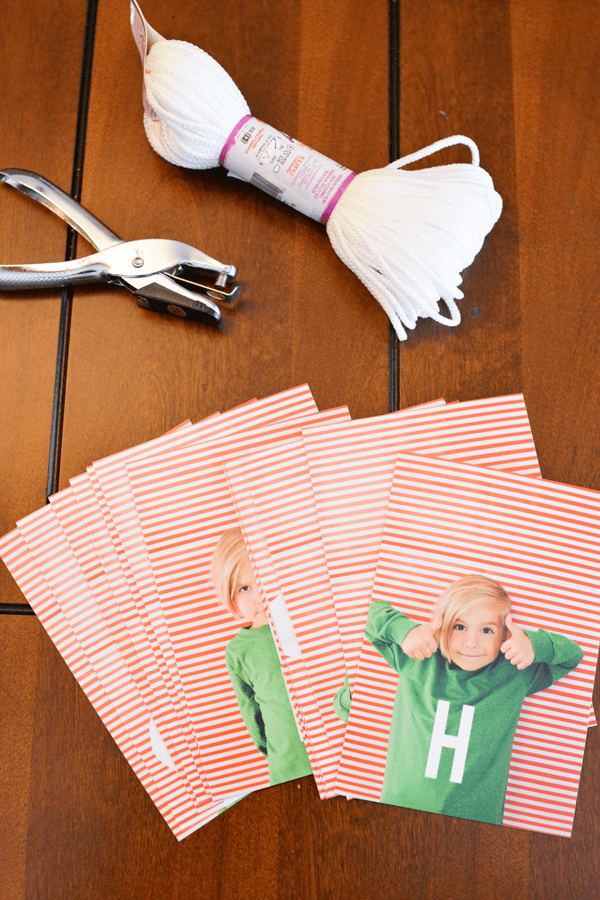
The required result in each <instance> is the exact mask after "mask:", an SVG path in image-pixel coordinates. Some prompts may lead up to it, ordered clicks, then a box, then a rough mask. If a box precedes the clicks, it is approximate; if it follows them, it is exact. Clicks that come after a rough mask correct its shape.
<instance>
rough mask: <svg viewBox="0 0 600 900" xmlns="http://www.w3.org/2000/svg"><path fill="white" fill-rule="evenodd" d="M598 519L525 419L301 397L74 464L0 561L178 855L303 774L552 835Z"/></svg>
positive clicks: (495, 404)
mask: <svg viewBox="0 0 600 900" xmlns="http://www.w3.org/2000/svg"><path fill="white" fill-rule="evenodd" d="M599 515H600V495H598V494H596V493H594V492H593V491H589V490H585V489H581V488H573V487H569V486H566V485H557V484H553V483H550V482H546V481H543V480H542V478H541V473H540V470H539V466H538V462H537V456H536V453H535V447H534V443H533V438H532V435H531V430H530V427H529V422H528V418H527V413H526V410H525V405H524V402H523V398H522V396H521V395H515V396H510V397H499V398H492V399H487V400H478V401H473V402H468V403H451V404H446V403H444V401H442V400H440V401H436V402H433V403H428V404H424V405H422V406H419V407H416V408H414V409H409V410H402V411H400V412H397V413H391V414H389V415H386V416H380V417H374V418H370V419H362V420H352V419H351V418H350V414H349V412H348V410H347V409H346V408H340V409H335V410H328V411H324V412H320V411H319V410H318V409H317V406H316V404H315V402H314V400H313V397H312V395H311V393H310V390H309V389H308V387H306V386H301V387H299V388H295V389H293V390H290V391H285V392H283V393H281V394H277V395H275V396H273V397H268V398H265V399H263V400H260V401H256V400H254V401H250V402H248V403H246V404H244V405H243V406H241V407H238V408H236V409H234V410H230V411H228V412H226V413H223V414H219V413H216V414H215V415H213V416H211V417H209V418H207V419H205V420H203V421H202V422H199V423H197V424H192V423H191V422H189V421H188V422H185V423H183V424H182V425H180V426H179V427H178V428H176V429H174V430H173V431H171V432H169V433H168V434H165V435H163V436H161V437H159V438H157V439H154V440H151V441H149V442H148V443H146V444H143V445H141V446H139V447H135V448H131V449H128V450H124V451H122V452H120V453H117V454H115V455H114V456H111V457H108V458H106V459H103V460H100V461H97V462H95V463H94V464H93V465H91V466H89V467H88V469H87V470H86V472H85V473H83V474H82V475H80V476H77V477H75V478H73V479H71V481H70V486H69V487H68V488H66V489H65V490H63V491H60V492H59V493H57V494H55V495H54V496H52V497H50V502H49V504H48V505H47V506H45V507H44V508H43V509H41V510H38V511H37V512H35V513H33V514H31V515H29V516H27V517H26V518H24V519H22V520H21V521H19V522H18V523H17V527H16V529H15V530H14V531H13V532H11V533H10V534H8V535H6V536H5V537H4V538H3V539H1V540H0V555H1V556H2V558H3V559H4V561H5V563H6V564H7V566H8V568H9V569H10V571H11V572H12V574H13V576H14V577H15V579H16V581H17V583H18V584H19V586H20V588H21V590H22V591H23V593H24V595H25V597H26V599H27V600H28V601H29V603H30V604H31V605H32V606H33V608H34V610H35V611H36V613H37V615H38V617H39V619H40V621H41V623H42V625H43V626H44V628H45V629H46V630H47V632H48V634H49V635H50V637H51V639H52V640H53V641H54V643H55V644H56V646H57V648H58V649H59V651H60V653H61V654H62V656H63V658H64V659H65V661H66V663H67V665H68V666H69V667H70V669H71V671H72V672H73V674H74V675H75V677H76V678H77V680H78V682H79V684H80V685H81V687H82V688H83V690H84V691H85V693H86V694H87V696H88V697H89V699H90V701H91V702H92V704H93V705H94V707H95V709H96V710H97V712H98V714H99V715H100V716H101V718H102V720H103V722H104V723H105V725H106V727H107V728H108V729H109V731H110V733H111V734H112V736H113V738H114V739H115V741H116V743H117V744H118V746H119V747H120V749H121V751H122V752H123V754H124V755H125V757H126V758H127V760H128V761H129V763H130V765H131V766H132V768H133V769H134V771H135V772H136V774H137V776H138V778H139V779H140V781H141V782H142V784H143V785H144V787H145V789H146V790H147V791H148V793H149V795H150V796H151V798H152V800H153V801H154V803H155V804H156V806H157V808H158V809H159V811H160V812H161V814H162V815H163V817H164V819H165V820H166V822H167V823H168V825H169V827H170V828H171V829H172V831H173V833H174V834H175V836H176V837H177V838H178V839H182V838H184V837H185V836H186V835H188V834H190V833H192V832H193V831H195V830H196V829H198V828H199V827H201V826H202V825H204V824H206V823H208V822H209V821H211V820H212V819H213V818H214V817H215V816H217V815H219V814H220V813H222V812H223V811H224V810H225V809H227V808H228V807H229V806H230V805H231V804H232V803H234V802H236V801H238V800H240V799H241V798H242V797H243V796H245V795H246V794H248V793H249V792H251V791H255V790H259V789H263V788H266V787H268V786H269V785H274V784H277V783H281V782H283V781H287V780H291V779H295V778H299V777H303V776H306V775H310V774H312V775H313V776H314V779H315V783H316V785H317V788H318V790H319V794H320V796H321V797H322V798H324V799H326V798H329V797H333V796H336V795H340V794H341V795H345V796H347V797H350V798H352V797H362V798H364V799H367V800H373V801H378V802H382V803H393V804H395V805H400V806H405V807H410V808H416V809H422V810H426V811H429V812H438V813H443V814H446V815H453V816H462V817H463V818H469V819H474V820H478V821H485V822H496V823H498V824H505V825H511V826H516V827H522V828H529V829H532V830H540V831H547V832H549V833H553V834H559V835H568V834H569V833H570V830H571V826H572V820H573V814H574V808H575V802H576V797H577V788H578V782H579V775H580V770H581V763H582V757H583V749H584V744H585V736H586V733H587V728H588V725H590V724H595V718H594V716H593V711H592V707H591V697H592V688H593V682H594V674H595V668H596V662H597V651H598V643H599V641H600V625H598V624H596V623H598V622H599V620H600V617H599V615H598V612H599V608H598V607H599V603H600V601H598V600H597V599H596V598H595V590H594V589H595V585H597V583H598V574H599V573H598V568H599V566H600V563H598V562H597V560H598V544H599V542H600V538H599V537H598V519H599ZM465 576H468V577H471V578H474V579H475V586H474V587H473V586H472V585H471V587H468V589H467V588H465V591H466V597H467V599H466V600H465V599H464V598H463V600H460V602H459V600H456V599H454V600H453V601H452V602H453V603H454V606H452V605H449V606H448V605H446V606H444V603H445V602H446V600H444V599H442V600H440V599H439V597H440V596H441V597H442V598H445V597H447V594H448V589H450V593H451V594H452V596H453V597H454V594H453V593H452V592H453V591H454V592H456V591H457V590H458V588H456V587H452V586H453V585H455V586H456V584H458V587H459V588H461V590H462V587H463V586H464V579H465ZM469 591H470V593H469ZM494 592H495V593H494ZM463 593H464V591H463ZM459 594H460V591H459ZM460 596H462V594H461V595H460ZM511 657H512V661H511Z"/></svg>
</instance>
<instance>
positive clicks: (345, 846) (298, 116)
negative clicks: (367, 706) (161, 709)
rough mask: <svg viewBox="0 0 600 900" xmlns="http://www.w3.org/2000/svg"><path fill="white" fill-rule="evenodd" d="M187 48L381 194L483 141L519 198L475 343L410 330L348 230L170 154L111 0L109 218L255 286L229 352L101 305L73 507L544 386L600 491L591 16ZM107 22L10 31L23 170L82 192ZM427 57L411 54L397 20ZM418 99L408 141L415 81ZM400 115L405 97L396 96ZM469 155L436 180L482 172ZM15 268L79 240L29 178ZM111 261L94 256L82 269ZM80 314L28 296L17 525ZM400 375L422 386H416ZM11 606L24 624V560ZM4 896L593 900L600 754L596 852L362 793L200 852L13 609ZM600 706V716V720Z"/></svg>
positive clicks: (283, 31)
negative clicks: (224, 458)
mask: <svg viewBox="0 0 600 900" xmlns="http://www.w3.org/2000/svg"><path fill="white" fill-rule="evenodd" d="M142 7H143V10H144V13H145V15H146V17H147V19H148V21H149V22H150V23H151V24H152V26H153V27H154V28H155V29H156V30H157V31H159V32H160V33H161V34H162V35H163V36H164V37H167V38H178V39H182V40H187V41H190V42H192V43H195V44H197V45H198V46H200V47H202V48H203V49H204V50H206V51H207V52H208V53H210V55H211V56H213V57H214V58H215V59H217V60H218V61H219V62H220V63H221V64H222V65H223V66H224V68H225V69H226V70H227V71H228V72H229V74H230V75H231V76H232V78H233V80H234V81H235V82H236V84H237V85H238V86H239V87H240V89H241V90H242V92H243V94H244V96H245V97H246V99H247V101H248V104H249V106H250V109H251V110H252V112H253V113H254V114H255V115H257V116H259V117H260V118H262V119H263V120H265V121H266V122H269V123H271V124H273V125H275V126H277V127H278V128H280V129H281V130H283V131H285V132H287V133H289V134H292V135H293V136H295V137H297V138H299V139H300V140H302V141H304V142H306V143H307V144H309V145H311V146H313V147H315V148H316V149H318V150H320V151H321V152H323V153H325V154H327V155H328V156H330V157H332V158H333V159H336V160H337V161H338V162H340V163H343V164H344V165H347V166H349V167H351V168H353V169H354V170H355V171H363V170H365V169H371V168H377V167H379V166H382V165H385V164H386V163H387V162H388V160H389V149H388V148H389V133H390V128H391V127H393V121H394V119H397V121H398V122H399V125H400V151H401V153H402V154H407V153H410V152H412V151H414V150H417V149H420V148H421V147H423V146H425V145H426V144H429V143H431V142H433V141H435V140H437V139H438V138H440V137H444V136H447V135H451V134H455V133H462V134H466V135H468V136H470V137H472V138H473V139H474V140H475V141H476V142H477V144H478V145H479V148H480V151H481V162H482V165H483V166H484V168H486V169H487V170H488V171H489V172H490V174H491V175H492V176H493V178H494V183H495V185H496V187H497V189H498V190H499V192H500V193H501V195H502V197H503V200H504V210H503V214H502V217H501V219H500V221H499V222H498V224H497V225H496V227H495V228H494V230H493V231H492V233H491V234H490V236H489V237H488V239H487V240H486V242H485V244H484V247H483V250H482V251H481V253H480V254H479V256H478V257H477V258H476V260H475V262H474V263H473V265H472V266H471V267H470V268H469V269H468V270H466V271H465V273H464V280H463V290H464V294H465V298H464V300H463V301H461V310H462V315H463V320H462V323H461V324H460V325H459V326H458V327H457V328H454V329H448V328H445V327H444V326H442V325H438V324H436V323H434V322H432V321H430V320H426V321H420V322H419V323H418V325H417V328H416V329H415V331H414V332H410V334H409V339H408V340H407V341H406V342H404V343H402V344H401V345H399V346H397V347H396V348H395V349H394V352H393V353H392V355H391V356H390V330H389V325H388V321H387V318H386V316H385V314H384V313H383V311H382V310H381V309H380V308H379V306H378V304H377V303H376V301H375V300H373V298H372V297H371V296H370V295H369V294H368V293H367V292H366V290H365V289H364V288H363V287H362V285H361V284H360V282H358V281H357V279H356V278H355V276H354V275H353V274H352V273H351V272H350V271H349V270H348V269H347V268H346V267H345V266H344V265H343V264H342V263H341V262H340V261H339V260H338V259H337V257H336V256H335V254H334V253H333V250H332V249H331V247H330V245H329V242H328V239H327V236H326V234H325V231H324V230H323V228H322V226H320V225H318V224H317V223H315V222H312V221H310V220H308V219H305V218H302V217H301V216H299V215H298V214H296V213H294V212H293V211H292V210H290V209H288V208H286V207H284V206H282V205H280V204H278V203H277V202H276V201H275V200H271V199H270V198H268V197H266V196H265V195H258V194H257V193H256V192H255V191H254V189H252V188H251V187H250V186H247V185H243V184H241V183H240V182H235V183H233V184H232V179H228V178H227V177H226V175H225V172H224V171H222V170H210V171H205V172H195V171H191V170H187V169H183V168H178V167H175V166H172V165H171V164H169V163H167V162H165V161H164V160H163V159H161V158H160V157H159V156H158V155H157V154H156V153H155V152H154V151H153V150H152V148H151V147H150V145H149V144H148V142H147V140H146V137H145V134H144V129H143V122H142V106H141V66H140V60H139V56H138V54H137V50H136V48H135V45H134V43H133V40H132V38H131V34H130V29H129V5H128V2H127V0H99V3H98V16H97V23H96V30H95V45H94V56H93V65H92V82H91V96H90V102H89V116H88V123H87V130H86V135H85V152H84V157H83V158H84V164H83V181H82V184H83V190H82V202H83V203H84V205H86V206H87V207H88V208H89V209H90V210H91V211H92V212H93V213H94V214H95V215H97V216H98V217H99V218H100V219H101V220H102V221H104V222H105V223H106V224H107V225H108V226H109V227H110V228H111V229H112V230H114V231H115V232H116V233H117V234H118V235H119V236H120V237H122V238H123V239H134V238H136V237H139V238H141V237H166V238H174V239H177V240H180V241H184V242H187V243H190V244H192V245H194V246H197V247H199V248H200V249H202V250H204V251H205V252H207V253H209V254H210V255H212V256H215V257H217V258H218V259H220V260H222V261H224V262H231V263H233V264H235V265H236V266H238V268H239V273H240V276H239V277H240V281H241V282H242V283H243V286H244V287H243V300H242V302H241V303H240V305H239V307H238V308H237V309H236V310H232V311H228V312H227V313H226V314H225V324H224V328H223V331H222V333H219V332H217V331H215V330H213V329H211V328H210V327H208V326H203V325H195V324H193V323H188V322H182V321H180V320H178V319H176V318H174V317H173V318H171V317H165V316H162V315H157V314H155V313H151V312H148V311H146V310H143V309H140V308H139V307H138V306H137V305H136V303H135V300H134V299H133V297H132V296H131V295H130V294H129V293H127V292H126V291H122V290H118V289H110V290H109V289H106V288H102V287H99V286H98V287H89V288H87V287H86V288H79V289H77V290H76V292H75V296H74V300H73V314H72V323H71V334H70V342H69V361H68V375H67V383H66V395H65V407H64V435H63V441H62V457H61V465H60V484H61V486H65V485H66V484H68V479H69V478H71V477H73V476H74V475H77V474H79V473H80V472H82V471H83V470H84V469H85V467H86V465H88V464H89V463H91V462H92V461H93V460H95V459H98V458H101V457H104V456H107V455H109V454H112V453H114V452H116V451H118V450H120V449H122V448H125V447H131V446H133V445H136V444H138V443H140V442H142V441H145V440H148V439H150V438H152V437H155V436H157V435H159V434H161V433H162V432H164V431H166V430H167V429H169V428H171V427H173V426H175V425H176V424H178V423H179V422H181V421H183V420H184V419H186V418H190V419H192V420H193V421H196V420H198V419H200V418H202V417H203V416H205V415H208V414H210V413H212V412H214V411H216V410H217V409H220V410H226V409H228V408H231V407H233V406H235V405H236V404H239V403H242V402H244V401H245V400H248V399H250V398H251V397H263V396H266V395H268V394H271V393H274V392H276V391H280V390H283V389H285V388H288V387H291V386H293V385H296V384H301V383H304V382H307V383H308V384H309V385H310V387H311V388H312V390H313V393H314V396H315V399H316V401H317V404H318V405H319V407H320V408H326V407H333V406H338V405H342V404H348V406H349V407H350V411H351V413H352V415H353V416H354V417H359V416H371V415H378V414H381V413H384V412H386V411H387V410H388V408H389V405H390V396H391V397H392V398H394V397H397V398H398V402H399V405H400V406H402V407H406V406H411V405H414V404H417V403H421V402H423V401H426V400H431V399H435V398H437V397H444V398H445V399H446V400H447V401H452V400H469V399H474V398H477V397H486V396H493V395H497V394H506V393H512V392H515V391H523V392H524V394H525V399H526V402H527V407H528V411H529V414H530V417H531V422H532V427H533V432H534V437H535V439H536V446H537V450H538V454H539V458H540V462H541V466H542V472H543V475H544V477H546V478H549V479H553V480H557V481H564V482H568V483H573V484H577V485H582V486H585V487H589V488H593V489H595V490H600V466H599V463H598V458H599V457H598V449H597V447H598V440H599V438H600V422H599V413H598V411H599V401H600V388H599V383H598V370H599V367H600V350H599V337H600V335H599V330H600V328H599V324H598V321H599V320H598V293H599V284H600V272H599V268H600V262H599V259H598V253H597V238H598V233H599V227H600V226H599V212H598V211H599V209H600V188H599V187H598V179H597V165H598V159H599V155H600V154H599V150H600V147H599V142H600V137H599V134H600V131H599V129H600V108H599V100H598V82H599V74H600V73H599V68H600V62H599V59H600V22H599V21H598V16H597V8H596V4H595V3H593V2H588V0H572V2H571V3H570V4H564V3H560V2H558V0H513V2H509V0H420V2H419V3H416V2H412V0H402V2H399V0H390V2H389V3H388V0H371V2H368V3H364V2H359V0H337V2H333V0H319V2H317V0H279V2H278V3H265V2H253V3H251V2H249V0H203V2H202V3H199V2H195V0H179V2H178V3H177V4H166V3H164V2H159V0H144V3H143V4H142ZM86 11H87V5H86V2H85V0H64V2H62V3H61V4H55V3H51V2H50V0H37V2H32V0H29V2H28V0H25V2H22V3H19V4H17V3H16V2H14V0H8V2H5V3H4V4H3V5H2V7H1V8H0V97H1V102H0V150H1V155H0V162H1V166H2V167H18V168H25V169H32V170H34V171H37V172H39V173H40V174H43V175H45V176H46V177H47V178H50V179H51V180H52V181H54V182H56V183H57V184H59V185H60V186H61V187H62V188H63V189H65V190H66V191H69V190H70V186H71V179H72V173H73V164H74V159H75V154H76V140H77V135H76V125H77V110H78V103H79V91H80V74H81V65H82V52H83V46H84V31H85V21H86ZM390 18H391V19H392V21H397V22H398V34H397V35H396V38H397V46H398V48H399V51H398V55H397V57H396V58H394V59H393V60H392V63H393V64H392V66H391V67H390V60H389V58H388V46H389V34H388V30H389V28H388V23H389V21H390ZM396 65H397V66H399V73H400V82H399V88H400V90H399V102H398V105H397V107H394V108H393V109H392V115H391V120H390V115H389V109H388V98H389V90H390V71H392V73H393V71H394V68H395V66H396ZM393 96H395V95H394V94H393ZM467 159H468V151H467V150H466V149H465V148H462V149H460V148H456V149H453V150H448V151H444V153H443V154H439V157H433V158H432V159H431V161H430V162H429V163H427V164H437V163H443V162H448V161H454V160H461V161H465V160H467ZM0 215H1V221H2V228H1V229H0V254H1V255H0V262H35V261H38V262H42V261H51V260H59V259H63V258H64V254H65V239H66V230H65V227H64V224H63V223H62V222H60V221H59V220H58V219H57V218H56V217H53V216H51V215H50V214H49V213H48V212H47V211H45V210H43V209H42V208H41V207H40V206H39V205H38V204H34V203H32V202H31V201H30V200H28V199H27V198H24V197H22V196H21V195H19V194H17V193H16V192H15V191H12V190H11V189H10V188H7V187H6V186H4V185H2V184H0ZM86 248H87V245H86V244H85V242H84V241H81V242H80V253H83V252H84V251H85V250H86ZM59 311H60V294H59V292H53V291H47V292H43V293H42V292H40V293H32V292H30V293H27V294H25V293H23V294H4V295H2V296H0V360H1V364H2V378H1V380H0V402H1V414H2V419H1V422H2V425H1V428H2V441H1V444H0V453H1V455H2V456H1V465H0V492H1V493H0V531H1V533H2V534H4V533H6V532H7V531H9V530H10V529H12V528H13V527H14V523H15V521H16V520H17V519H19V518H21V517H23V516H25V515H27V514H28V513H30V512H32V511H33V510H35V509H37V508H38V507H40V506H42V505H43V504H44V502H45V487H46V480H47V470H48V453H49V445H50V427H51V418H52V398H53V391H54V372H55V362H56V345H57V334H58V319H59ZM390 366H391V367H392V368H391V371H392V375H393V376H394V377H397V379H398V381H397V384H395V385H394V388H395V389H394V390H393V391H390ZM0 591H1V596H0V600H1V601H2V602H4V603H7V602H13V603H18V602H22V601H23V597H22V595H21V594H20V592H19V590H18V588H17V587H16V585H15V584H14V582H13V580H12V578H11V577H10V575H9V574H8V572H7V571H6V569H5V568H4V567H3V566H1V567H0ZM0 684H1V687H0V749H1V753H0V799H1V803H2V816H1V818H0V841H1V845H2V847H3V853H2V854H1V855H0V896H1V897H2V898H3V900H56V898H65V900H105V898H106V900H107V898H111V900H113V898H114V900H129V898H131V900H133V898H135V900H151V898H152V900H183V898H186V900H194V898H202V900H217V898H219V900H259V898H260V900H271V898H272V900H334V898H336V900H337V898H338V897H339V898H344V900H368V898H378V900H379V898H384V900H388V898H389V900H392V898H411V900H412V898H421V897H422V898H432V897H442V898H444V900H446V898H448V900H453V898H457V900H458V898H464V897H465V896H469V897H472V898H475V900H504V898H510V900H575V898H576V900H593V898H595V897H598V896H600V871H599V862H598V860H599V859H600V834H599V826H598V821H599V820H598V808H599V801H600V788H599V786H598V785H599V783H600V753H599V747H598V740H599V739H598V734H597V730H596V729H593V730H591V731H590V734H589V736H588V745H587V750H586V755H585V760H584V765H583V772H582V783H581V791H580V798H579V802H578V807H577V813H576V816H575V827H574V832H573V836H572V838H570V839H563V838H556V837H550V836H547V835H540V834H534V833H529V832H526V831H519V830H516V829H509V828H500V827H497V826H492V825H486V824H482V823H475V822H468V821H461V820H458V819H452V818H448V817H442V816H434V815H429V814H425V813H420V812H417V811H413V810H405V809H400V808H394V807H386V806H381V807H380V806H378V805H377V804H369V803H367V802H362V801H347V800H345V799H342V798H335V799H333V800H329V801H326V802H324V801H321V800H320V799H319V798H318V795H317V791H316V789H315V786H314V784H313V782H312V780H311V779H303V780H301V781H297V782H292V783H288V784H283V785H279V786H277V787H272V788H269V789H268V790H267V791H262V792H259V793H257V794H255V795H252V796H249V797H247V798H245V799H244V800H243V801H242V802H240V803H238V804H237V805H236V806H234V807H232V808H231V809H230V810H228V811H227V813H225V814H223V815H221V816H220V817H219V818H218V819H216V820H215V821H213V822H212V823H210V824H209V825H207V826H205V827H204V828H203V829H201V830H200V831H199V832H198V833H196V834H193V835H191V836H190V837H189V838H186V839H185V840H184V841H182V842H181V843H178V842H177V841H176V840H175V839H174V838H173V836H172V835H171V832H170V831H169V829H168V828H167V826H166V825H165V823H164V821H163V820H162V818H161V816H160V814H159V813H158V812H157V810H156V808H155V807H154V805H153V803H152V802H151V801H150V799H149V797H148V796H147V794H146V793H145V791H144V789H143V788H142V786H141V785H140V783H139V782H138V780H137V778H136V777H135V775H134V774H133V772H132V771H131V769H130V768H129V766H128V764H127V763H126V761H125V760H124V758H123V756H122V755H121V753H120V751H119V750H118V748H117V747H116V745H115V744H114V742H113V741H112V739H111V738H110V736H109V734H108V732H107V731H106V729H105V728H104V726H103V725H102V723H101V721H100V720H99V718H98V716H97V715H96V713H95V712H94V710H93V709H92V707H91V705H90V704H89V702H88V701H87V699H86V698H85V696H84V694H83V692H82V691H81V689H80V688H79V686H78V685H77V683H76V682H75V679H74V678H73V676H72V675H71V674H70V672H69V670H68V669H67V667H66V665H65V664H64V662H63V661H62V659H61V658H60V656H59V654H58V652H57V651H56V650H55V648H54V646H53V645H52V643H51V642H50V640H49V638H48V637H47V636H46V634H45V632H44V631H43V629H42V628H41V626H40V625H39V623H38V621H37V619H36V618H35V617H23V616H14V615H10V616H9V615H1V616H0ZM597 691H598V689H596V698H597Z"/></svg>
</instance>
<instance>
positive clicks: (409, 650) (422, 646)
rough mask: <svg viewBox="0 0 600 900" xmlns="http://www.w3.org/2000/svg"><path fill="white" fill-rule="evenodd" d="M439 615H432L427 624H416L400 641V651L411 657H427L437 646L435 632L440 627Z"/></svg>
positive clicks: (440, 618) (440, 619) (441, 620)
mask: <svg viewBox="0 0 600 900" xmlns="http://www.w3.org/2000/svg"><path fill="white" fill-rule="evenodd" d="M442 622H443V619H442V617H441V615H439V613H438V615H436V616H433V618H432V619H431V622H429V624H428V625H417V627H416V628H413V629H412V630H411V631H409V632H408V634H407V635H406V637H405V638H404V640H403V641H402V645H401V646H402V652H403V653H406V655H407V656H410V658H411V659H429V657H430V656H433V654H434V653H435V651H436V650H437V648H438V639H437V633H438V631H439V630H440V628H441V627H442Z"/></svg>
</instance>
